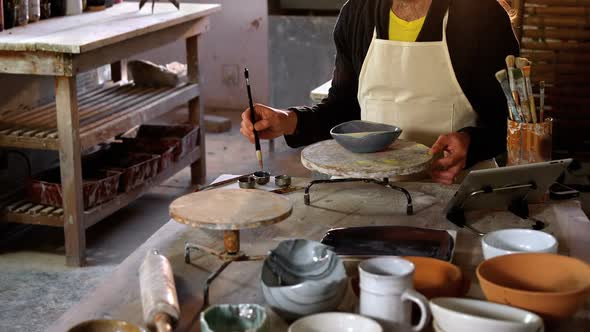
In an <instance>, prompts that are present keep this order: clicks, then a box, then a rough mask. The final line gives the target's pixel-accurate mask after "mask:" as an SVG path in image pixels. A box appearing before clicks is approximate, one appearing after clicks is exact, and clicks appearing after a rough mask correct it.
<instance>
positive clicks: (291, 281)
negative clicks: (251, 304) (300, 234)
mask: <svg viewBox="0 0 590 332" xmlns="http://www.w3.org/2000/svg"><path fill="white" fill-rule="evenodd" d="M347 280H348V279H347V276H346V270H345V269H344V264H343V263H342V261H341V260H340V258H339V257H338V255H336V254H335V253H334V252H333V251H331V250H330V249H329V247H328V246H325V245H323V244H321V243H319V242H316V241H310V240H303V239H293V240H286V241H282V242H281V243H280V244H279V245H278V247H277V248H276V249H274V250H272V251H270V252H269V255H268V257H267V258H266V259H265V261H264V264H263V265H262V275H261V284H262V293H263V295H264V299H265V300H266V302H267V303H268V305H269V306H270V307H271V308H272V309H273V310H274V311H275V312H276V313H277V314H279V315H280V316H281V317H283V318H284V319H286V320H294V319H297V318H300V317H303V316H307V315H311V314H315V313H319V312H326V311H333V310H336V308H337V307H338V305H339V304H340V302H341V301H342V298H343V297H344V294H345V292H346V286H347Z"/></svg>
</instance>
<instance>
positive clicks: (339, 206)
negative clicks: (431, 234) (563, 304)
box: [46, 178, 590, 332]
mask: <svg viewBox="0 0 590 332" xmlns="http://www.w3.org/2000/svg"><path fill="white" fill-rule="evenodd" d="M307 181H309V179H297V178H296V179H294V182H293V183H294V185H297V186H301V185H304V184H305V183H307ZM401 185H402V186H404V187H405V188H406V189H408V190H410V192H412V193H415V192H422V193H425V194H427V195H431V196H434V197H435V198H436V201H437V203H436V204H435V205H434V206H431V207H429V208H427V209H423V210H421V211H419V212H417V213H416V214H415V215H413V216H406V215H405V213H404V212H405V211H403V210H399V211H396V209H395V208H394V207H392V201H393V199H392V196H391V194H390V193H389V191H388V190H387V189H386V188H383V187H381V186H376V185H358V184H354V185H353V184H348V185H344V184H337V185H323V186H321V185H318V186H317V188H316V187H314V189H313V193H312V205H310V206H307V205H304V204H303V194H302V193H301V192H295V193H292V194H289V195H288V197H289V198H290V199H291V201H292V202H293V214H292V215H291V216H290V217H289V218H288V219H287V220H285V221H283V222H281V223H279V224H276V225H272V226H268V227H262V228H257V229H252V230H245V231H242V232H241V248H242V250H243V251H244V252H246V253H247V254H250V255H263V254H266V253H267V252H268V250H271V249H273V248H275V247H276V246H277V244H278V243H279V242H280V241H281V240H284V239H287V238H307V239H312V240H320V239H321V238H322V236H323V235H324V233H325V232H326V231H327V230H329V229H330V228H334V227H349V226H369V225H399V226H415V227H428V228H436V229H449V230H457V231H458V235H457V247H456V250H455V259H454V261H453V263H454V264H456V265H458V266H459V267H460V268H461V269H462V271H463V272H464V273H466V274H467V276H468V277H469V278H471V281H472V285H471V290H470V292H469V294H468V296H469V297H472V298H477V299H483V294H482V293H481V289H480V287H479V285H478V283H477V278H476V277H475V268H476V266H477V265H478V264H479V263H481V262H482V261H483V257H482V252H481V238H480V237H479V236H476V235H474V234H472V233H470V232H469V231H467V230H466V229H459V228H457V227H455V226H454V225H453V224H451V223H449V222H448V221H447V220H445V218H444V216H443V213H442V211H443V209H444V207H445V204H446V202H447V201H448V200H449V199H450V198H451V196H452V195H453V193H454V190H455V189H456V186H444V185H439V184H432V183H401ZM531 213H532V215H533V216H534V217H536V218H538V219H541V220H543V221H544V222H546V223H547V224H548V225H549V226H548V228H547V229H546V231H547V232H549V233H551V234H553V235H555V236H556V237H557V239H558V241H559V253H560V254H563V255H568V256H572V257H577V258H580V259H583V260H585V261H586V262H590V242H589V241H588V238H589V237H590V221H589V220H588V218H587V217H586V215H585V214H584V212H583V211H582V210H581V208H580V203H579V202H577V201H573V200H569V201H558V202H551V203H549V204H542V205H532V206H531ZM468 220H469V221H470V222H473V223H476V225H477V227H480V228H481V229H482V230H485V231H489V230H493V229H501V228H510V227H524V226H526V225H528V223H524V222H523V221H520V220H519V218H517V217H516V216H514V215H512V214H510V213H507V212H491V213H481V214H470V215H468ZM222 238H223V234H222V233H221V232H215V231H211V230H207V229H191V228H189V227H186V226H184V225H181V224H178V223H176V222H174V221H170V222H168V223H167V224H166V225H164V226H163V227H162V228H161V229H160V230H158V231H157V232H156V233H155V234H154V235H153V236H152V237H151V238H150V239H148V240H147V241H146V243H144V244H143V245H142V246H141V247H139V248H138V249H137V250H136V251H135V252H133V253H132V254H131V255H130V256H129V257H128V258H127V259H125V261H124V262H123V263H122V264H121V265H119V266H118V267H117V269H116V270H115V271H114V273H113V274H112V275H110V276H107V277H105V278H104V279H103V281H102V282H101V283H100V284H99V285H97V288H96V289H95V290H94V291H92V292H91V293H89V294H88V295H86V296H85V297H84V298H83V299H82V300H81V302H80V303H77V304H75V305H73V306H72V308H71V309H70V310H69V311H68V312H67V313H65V314H64V315H63V316H62V317H61V318H59V319H58V320H57V321H55V322H53V325H51V326H49V327H48V328H47V329H46V330H47V331H48V332H63V331H67V329H68V328H69V327H71V326H73V325H74V324H76V323H79V322H81V321H84V320H88V319H96V318H104V317H112V318H117V319H124V320H128V321H130V322H132V323H138V324H141V323H142V311H141V300H140V295H139V283H138V282H139V281H138V274H137V271H138V268H139V265H140V264H141V262H142V260H143V259H144V257H145V255H146V253H147V252H148V251H149V250H152V249H153V248H158V250H159V251H160V252H161V253H162V254H163V255H165V256H166V257H168V259H169V260H170V262H171V264H172V269H173V271H174V277H175V281H176V288H177V293H178V300H179V303H180V310H181V315H180V321H179V323H178V325H177V327H176V329H175V330H174V331H175V332H185V331H186V332H188V331H191V332H194V331H199V328H198V326H199V318H198V317H199V316H198V315H199V308H200V306H201V304H202V287H203V285H205V282H206V279H207V277H208V276H209V274H210V273H211V272H213V271H215V270H216V269H217V268H218V267H219V265H220V264H221V261H220V260H219V259H217V258H216V257H213V256H210V255H207V254H204V253H197V252H195V253H193V254H192V256H191V260H192V262H193V263H192V264H186V263H185V262H184V243H185V242H192V243H199V244H201V245H204V246H208V247H211V248H216V249H221V248H222V246H223V245H222V243H223V240H222ZM261 267H262V262H261V261H258V262H236V263H232V264H231V265H230V266H229V267H228V268H227V269H226V270H225V271H223V273H221V275H220V276H219V277H218V278H217V279H216V280H215V281H214V282H213V283H212V285H211V289H210V300H211V303H212V304H219V303H260V304H264V303H265V301H264V298H263V295H262V290H261V288H260V271H261V270H260V269H261ZM267 312H268V313H269V315H270V318H271V329H270V331H273V332H283V331H287V326H288V324H286V323H285V322H284V321H282V320H280V319H278V317H277V316H276V314H274V312H273V311H272V310H270V309H269V310H268V311H267ZM588 324H590V302H588V303H587V304H586V305H585V307H584V309H582V310H581V311H580V312H578V313H577V314H576V316H575V317H572V318H571V319H568V320H565V321H562V322H557V323H555V324H552V325H551V326H547V327H546V330H545V331H547V332H553V331H556V332H557V331H567V332H587V331H588V328H587V327H588ZM430 331H432V329H431V328H427V329H426V330H425V332H430ZM498 332H500V331H498Z"/></svg>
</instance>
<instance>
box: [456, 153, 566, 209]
mask: <svg viewBox="0 0 590 332" xmlns="http://www.w3.org/2000/svg"><path fill="white" fill-rule="evenodd" d="M571 163H572V159H562V160H553V161H547V162H540V163H534V164H526V165H517V166H507V167H500V168H490V169H483V170H477V171H471V172H470V173H469V174H468V175H467V176H466V177H465V180H463V183H462V184H461V186H460V187H459V190H457V192H456V193H455V196H453V198H452V199H451V200H450V202H449V203H448V204H447V207H446V208H445V211H444V212H445V214H448V213H449V212H452V211H456V210H462V211H469V210H480V209H503V210H505V209H507V208H508V207H509V206H510V205H511V203H512V202H514V201H515V200H522V199H527V200H528V201H529V202H538V201H540V200H541V199H542V198H543V196H544V195H545V193H546V192H547V190H548V188H549V186H551V184H553V183H554V182H555V180H556V179H557V178H558V177H559V176H560V175H561V174H562V173H563V172H564V171H566V170H567V168H568V166H569V165H570V164H571ZM502 188H505V190H502ZM498 189H500V190H498ZM475 192H477V194H474V193H475Z"/></svg>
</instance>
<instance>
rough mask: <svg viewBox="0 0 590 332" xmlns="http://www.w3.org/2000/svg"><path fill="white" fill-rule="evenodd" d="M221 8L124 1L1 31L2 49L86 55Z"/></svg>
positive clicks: (206, 14) (0, 44)
mask: <svg viewBox="0 0 590 332" xmlns="http://www.w3.org/2000/svg"><path fill="white" fill-rule="evenodd" d="M219 10H220V6H219V5H209V4H188V3H181V4H180V10H178V9H176V7H174V6H173V5H172V4H171V3H157V4H156V6H155V10H154V13H153V14H152V12H151V3H149V4H147V5H146V6H145V7H144V8H143V9H142V10H141V11H139V5H138V3H137V2H123V3H121V4H118V5H116V6H113V7H112V8H108V9H106V10H103V11H99V12H89V13H83V14H81V15H73V16H66V17H60V18H59V19H48V20H43V21H40V22H37V23H35V24H30V25H25V26H22V27H16V28H13V29H10V30H7V31H4V32H0V50H4V51H47V52H58V53H72V54H76V53H83V52H88V51H91V50H94V49H96V48H99V47H103V46H107V45H111V44H115V43H117V42H121V41H125V40H127V39H130V38H133V37H137V36H140V35H143V34H147V33H150V32H154V31H158V30H162V29H164V28H167V27H171V26H174V25H178V24H181V23H184V22H189V21H193V20H195V19H197V18H199V17H205V16H208V15H210V14H211V13H214V12H217V11H219Z"/></svg>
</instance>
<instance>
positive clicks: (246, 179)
mask: <svg viewBox="0 0 590 332" xmlns="http://www.w3.org/2000/svg"><path fill="white" fill-rule="evenodd" d="M238 185H239V186H240V188H242V189H254V187H256V180H255V179H254V178H253V177H251V176H242V177H241V178H239V179H238Z"/></svg>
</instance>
